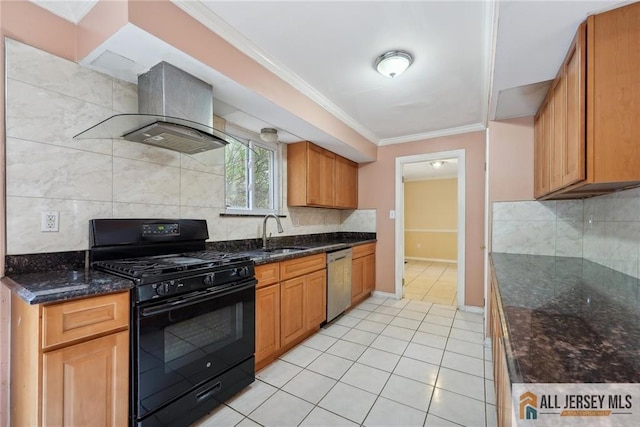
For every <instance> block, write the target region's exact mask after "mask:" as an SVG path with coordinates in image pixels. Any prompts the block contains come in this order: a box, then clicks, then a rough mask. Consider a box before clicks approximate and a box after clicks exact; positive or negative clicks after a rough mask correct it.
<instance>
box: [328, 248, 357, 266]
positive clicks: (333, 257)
mask: <svg viewBox="0 0 640 427" xmlns="http://www.w3.org/2000/svg"><path fill="white" fill-rule="evenodd" d="M352 254H353V251H352V250H351V248H348V249H342V250H339V251H335V252H329V253H327V264H330V263H332V262H336V261H338V260H341V259H344V258H348V259H351V258H352Z"/></svg>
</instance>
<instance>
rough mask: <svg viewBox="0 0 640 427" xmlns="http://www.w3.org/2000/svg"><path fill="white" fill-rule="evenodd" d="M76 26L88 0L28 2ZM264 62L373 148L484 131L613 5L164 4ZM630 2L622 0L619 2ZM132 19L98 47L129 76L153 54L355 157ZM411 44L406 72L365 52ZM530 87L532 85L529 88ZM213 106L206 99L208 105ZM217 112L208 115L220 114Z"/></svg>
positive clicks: (532, 103)
mask: <svg viewBox="0 0 640 427" xmlns="http://www.w3.org/2000/svg"><path fill="white" fill-rule="evenodd" d="M31 1H33V2H34V3H36V4H38V5H40V6H42V7H45V8H47V9H48V10H50V11H52V12H53V13H56V14H57V15H59V16H62V17H64V18H65V19H67V20H69V21H71V22H75V23H77V22H78V21H79V20H80V19H81V18H82V17H83V16H84V15H85V14H86V13H87V11H88V10H90V8H91V7H93V5H94V4H95V3H96V1H95V0H84V1H70V0H62V1H42V0H31ZM172 1H173V2H174V3H175V4H176V5H177V6H179V7H180V8H182V9H183V10H185V11H187V12H188V13H190V14H191V15H192V16H194V17H195V18H196V19H198V20H200V21H201V22H202V23H203V24H204V25H206V26H207V27H209V28H210V29H212V31H215V32H216V33H217V34H219V35H220V36H221V37H223V38H225V39H226V40H227V41H229V42H230V43H231V44H233V45H234V46H236V47H237V48H239V49H240V50H242V51H243V52H245V53H246V54H247V55H249V56H250V57H252V58H254V59H255V60H256V61H257V62H259V63H261V64H262V65H263V66H265V67H266V68H267V69H269V70H271V71H272V72H274V73H275V74H277V75H278V76H280V77H282V78H283V79H285V80H286V81H288V82H289V83H290V84H291V85H292V86H294V87H296V88H297V89H298V90H300V91H301V92H302V93H304V94H305V95H307V96H308V97H310V98H311V99H313V100H314V101H316V102H317V103H318V104H320V105H321V106H323V107H324V108H325V109H327V110H328V111H329V112H331V113H332V114H334V115H335V116H336V117H338V118H339V119H340V120H342V121H343V122H345V123H346V124H347V125H349V126H351V127H352V128H353V129H354V130H356V131H357V132H359V133H360V134H362V135H363V136H365V137H366V138H368V139H369V140H371V141H372V142H375V143H377V144H388V143H399V142H407V141H412V140H417V139H424V138H427V137H433V136H442V135H449V134H455V133H462V132H468V131H472V130H481V129H483V128H484V127H485V126H486V124H487V119H494V118H496V117H497V118H507V117H517V116H525V115H531V114H533V113H535V111H536V109H537V107H538V105H539V103H540V101H541V98H542V97H543V96H544V93H545V87H544V83H542V82H544V81H548V80H550V79H553V78H554V76H555V73H556V71H557V69H558V67H559V66H560V64H561V62H562V60H563V57H564V54H565V52H566V50H567V48H568V46H569V44H570V42H571V39H572V38H573V34H574V33H575V30H576V28H577V26H578V24H579V23H580V22H581V21H583V20H584V19H585V18H586V16H587V14H589V13H593V12H599V11H602V10H604V9H607V8H611V7H614V6H618V5H621V4H623V3H619V2H616V1H546V0H529V1H511V0H503V1H499V2H494V1H491V0H486V1H477V0H470V1H445V0H442V1H430V0H429V1H427V0H424V1H407V2H403V1H295V2H294V1H244V0H237V1H233V2H231V1H210V0H172ZM624 3H628V2H624ZM141 33H144V32H142V31H141V30H139V29H137V28H131V26H127V27H125V28H124V29H123V30H122V31H119V32H118V33H116V35H114V36H113V37H112V39H110V40H108V41H107V42H106V43H105V44H104V45H103V46H102V47H101V48H100V52H95V53H94V54H93V55H90V56H89V57H88V58H85V60H84V61H83V63H84V64H85V65H89V64H90V62H91V60H94V59H95V58H96V57H97V56H98V55H99V54H100V53H102V52H104V50H105V49H107V50H111V51H113V52H115V53H117V54H119V55H122V56H124V57H125V58H128V59H131V60H132V61H133V66H132V67H131V68H130V69H128V70H125V71H122V70H116V69H113V70H109V69H104V68H103V69H100V67H95V66H94V67H93V68H96V69H99V70H100V71H103V72H107V73H108V74H111V75H114V76H116V77H119V78H124V79H125V80H129V81H134V82H135V79H136V74H137V73H140V72H143V71H146V70H147V69H148V68H150V67H151V66H153V65H155V63H157V62H159V61H160V60H166V61H168V62H172V61H173V62H172V63H175V65H177V66H179V67H180V68H183V69H185V71H187V72H190V73H192V74H194V75H196V76H198V77H200V78H202V79H203V80H207V81H209V82H210V83H212V84H213V86H214V96H215V97H216V98H217V99H218V100H219V101H221V102H218V105H220V106H224V107H225V108H224V113H223V114H222V113H221V115H222V116H223V117H225V118H226V119H227V120H228V121H230V122H233V123H235V124H238V125H240V126H242V127H247V128H249V129H250V130H252V131H254V132H259V130H260V128H261V127H266V126H269V127H276V128H277V129H279V131H280V134H281V135H285V133H288V134H289V135H286V136H285V138H290V139H293V140H297V139H309V140H312V141H314V142H318V143H319V144H320V145H322V146H324V147H326V148H328V149H332V150H334V151H336V152H337V153H338V154H342V155H344V156H346V157H349V158H351V159H353V160H355V161H365V160H366V159H363V158H360V157H359V154H358V153H357V152H355V150H353V149H351V148H350V147H349V146H346V145H345V144H343V143H341V141H338V140H336V139H335V138H333V137H331V136H329V135H327V134H326V133H324V132H323V131H322V130H320V129H317V128H314V127H312V126H310V125H309V124H308V123H306V122H303V121H302V120H300V119H299V118H297V117H296V116H295V112H288V111H285V110H283V109H282V108H280V107H278V106H276V105H274V104H273V103H271V102H269V101H267V100H265V99H263V98H260V97H259V96H258V95H256V94H255V93H253V92H250V91H248V90H246V89H245V88H242V87H240V86H239V85H238V84H237V83H235V82H233V81H231V80H230V79H228V78H226V77H225V76H223V75H221V74H220V73H218V72H217V71H215V70H212V69H209V68H208V67H206V66H205V65H204V64H201V63H199V62H198V61H195V60H194V59H193V58H189V57H187V56H186V55H184V54H183V53H181V52H179V51H176V50H175V49H173V50H172V48H170V47H168V45H166V44H165V43H163V42H162V41H159V40H157V39H155V38H154V37H152V36H150V35H148V34H146V33H145V34H141ZM390 49H404V50H408V51H410V52H411V53H412V54H413V55H414V57H415V61H414V63H413V65H412V66H411V68H409V70H407V71H406V72H405V74H403V75H401V76H399V77H397V78H395V79H388V78H386V77H383V76H381V75H379V74H377V73H376V72H375V70H374V69H373V61H374V59H375V58H376V57H377V56H378V55H379V54H381V53H383V52H384V51H386V50H390ZM530 85H531V86H530ZM214 108H215V106H214ZM221 111H223V110H222V109H221V110H220V111H217V113H220V112H221Z"/></svg>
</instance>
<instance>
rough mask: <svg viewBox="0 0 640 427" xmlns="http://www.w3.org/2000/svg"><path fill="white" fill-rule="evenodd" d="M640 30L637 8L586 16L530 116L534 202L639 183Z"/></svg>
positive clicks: (638, 7)
mask: <svg viewBox="0 0 640 427" xmlns="http://www.w3.org/2000/svg"><path fill="white" fill-rule="evenodd" d="M639 29H640V3H632V4H629V5H626V6H623V7H620V8H617V9H613V10H610V11H607V12H604V13H600V14H597V15H591V16H589V18H588V19H587V21H586V22H584V23H583V24H582V25H580V27H579V28H578V31H577V33H576V36H575V38H574V40H573V42H572V44H571V47H570V49H569V52H568V53H567V56H566V58H565V61H564V62H563V64H562V66H561V68H560V71H559V72H558V75H557V77H556V80H555V81H554V83H553V84H552V85H551V88H550V90H549V93H548V94H547V98H546V100H545V102H543V104H542V106H541V107H540V110H539V111H538V114H537V115H536V120H535V126H534V132H535V139H534V143H535V150H534V152H535V160H534V163H535V166H534V169H535V176H534V182H535V184H534V194H535V196H536V198H542V199H569V198H584V197H590V196H596V195H600V194H605V193H609V192H612V191H616V190H620V189H624V188H629V187H634V186H639V185H640V168H638V164H640V144H638V141H640V120H639V119H638V117H640V73H638V70H639V69H640V49H638V46H640V30H639ZM550 109H552V110H553V112H551V113H549V110H550ZM547 120H552V121H553V122H552V123H547ZM540 122H542V123H540ZM551 129H553V130H551ZM545 145H548V146H549V147H550V148H549V150H550V151H549V156H548V160H547V161H545ZM545 168H548V170H549V180H550V186H549V188H548V189H546V187H545V186H544V185H543V181H544V179H545V178H544V177H545V175H546V173H547V172H546V171H545Z"/></svg>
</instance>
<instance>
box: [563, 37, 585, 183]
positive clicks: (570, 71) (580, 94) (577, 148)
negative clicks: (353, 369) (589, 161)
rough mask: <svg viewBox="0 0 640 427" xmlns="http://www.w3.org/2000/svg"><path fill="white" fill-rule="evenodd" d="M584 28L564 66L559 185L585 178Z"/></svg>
mask: <svg viewBox="0 0 640 427" xmlns="http://www.w3.org/2000/svg"><path fill="white" fill-rule="evenodd" d="M585 36H586V28H585V26H584V25H582V26H581V27H580V28H579V29H578V33H577V34H576V37H575V39H574V40H573V43H571V48H570V49H569V54H568V55H567V61H566V64H565V69H564V73H565V75H566V86H567V89H566V90H567V102H566V139H565V145H564V156H563V159H562V161H563V165H562V185H563V186H567V185H571V184H574V183H576V182H578V181H582V180H584V179H585V170H584V167H585V89H586V84H585V70H586V66H585V60H586V50H585V49H586V43H585Z"/></svg>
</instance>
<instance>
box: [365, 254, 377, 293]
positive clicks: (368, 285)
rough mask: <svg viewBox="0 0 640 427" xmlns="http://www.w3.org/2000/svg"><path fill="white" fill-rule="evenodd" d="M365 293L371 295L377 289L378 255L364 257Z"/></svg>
mask: <svg viewBox="0 0 640 427" xmlns="http://www.w3.org/2000/svg"><path fill="white" fill-rule="evenodd" d="M362 275H363V285H364V293H365V294H370V293H371V292H373V291H374V290H375V288H376V255H375V254H371V255H367V256H365V257H364V262H363V266H362Z"/></svg>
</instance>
